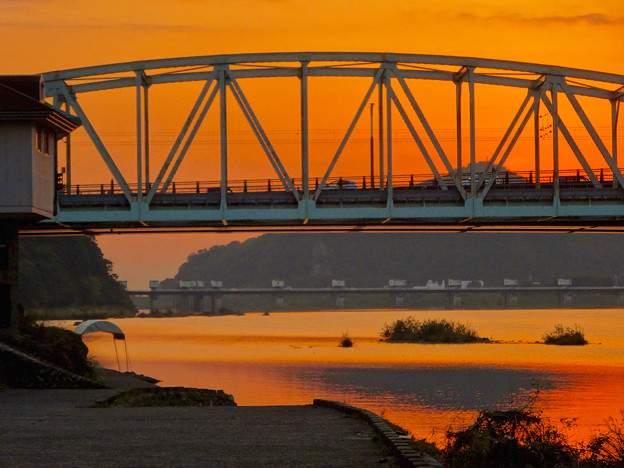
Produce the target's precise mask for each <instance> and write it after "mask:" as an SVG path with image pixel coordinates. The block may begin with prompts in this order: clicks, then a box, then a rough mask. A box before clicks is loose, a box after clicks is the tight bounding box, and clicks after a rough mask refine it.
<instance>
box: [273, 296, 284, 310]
mask: <svg viewBox="0 0 624 468" xmlns="http://www.w3.org/2000/svg"><path fill="white" fill-rule="evenodd" d="M273 306H274V307H275V308H276V309H281V308H282V307H284V295H283V294H275V295H274V296H273Z"/></svg>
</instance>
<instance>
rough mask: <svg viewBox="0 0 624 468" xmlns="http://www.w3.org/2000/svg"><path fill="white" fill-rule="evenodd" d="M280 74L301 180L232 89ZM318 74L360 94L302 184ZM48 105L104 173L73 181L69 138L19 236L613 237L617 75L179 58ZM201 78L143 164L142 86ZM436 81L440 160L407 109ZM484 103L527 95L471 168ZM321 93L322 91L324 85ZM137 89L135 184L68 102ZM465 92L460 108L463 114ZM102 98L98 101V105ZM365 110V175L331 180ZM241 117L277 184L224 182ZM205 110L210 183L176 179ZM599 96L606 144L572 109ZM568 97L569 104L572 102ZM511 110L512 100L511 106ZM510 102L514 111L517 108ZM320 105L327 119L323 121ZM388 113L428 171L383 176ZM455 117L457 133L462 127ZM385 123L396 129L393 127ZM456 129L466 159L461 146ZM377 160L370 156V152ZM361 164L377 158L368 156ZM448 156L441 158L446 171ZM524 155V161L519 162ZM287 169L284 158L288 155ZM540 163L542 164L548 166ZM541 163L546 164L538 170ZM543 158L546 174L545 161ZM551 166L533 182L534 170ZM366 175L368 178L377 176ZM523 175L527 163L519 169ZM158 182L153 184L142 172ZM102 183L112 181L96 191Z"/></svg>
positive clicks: (429, 61) (424, 120) (422, 118)
mask: <svg viewBox="0 0 624 468" xmlns="http://www.w3.org/2000/svg"><path fill="white" fill-rule="evenodd" d="M278 77H279V78H292V79H294V80H297V81H298V82H299V90H300V92H299V99H298V100H297V102H294V103H292V105H294V106H298V107H299V108H300V116H301V117H300V132H299V137H298V138H299V142H298V143H299V145H298V147H299V148H300V149H299V150H298V151H297V155H296V156H297V158H298V159H299V166H300V170H299V171H297V173H296V174H292V173H289V172H288V171H287V170H286V169H285V165H284V163H283V158H284V155H278V154H277V152H276V150H275V147H274V146H273V144H272V142H271V138H270V135H269V134H268V133H267V131H265V129H264V127H263V125H262V123H261V121H260V119H259V118H258V115H257V114H256V113H255V112H254V107H253V105H252V102H250V100H249V99H248V98H247V96H246V95H245V93H244V91H243V86H242V83H243V82H244V81H248V80H251V79H257V78H278ZM318 77H325V78H332V79H333V80H337V79H343V78H350V79H355V78H359V79H362V80H368V82H369V86H368V89H367V90H366V92H365V93H364V95H363V96H362V100H361V103H360V104H359V106H358V107H357V108H356V109H354V110H355V113H354V115H353V118H352V120H351V123H350V125H349V126H348V128H346V129H344V136H343V138H342V140H341V141H340V144H339V145H338V147H337V148H336V151H335V153H334V154H333V157H332V158H331V161H330V163H329V165H328V166H327V168H326V170H325V172H324V173H322V174H318V177H317V175H311V174H310V170H309V168H310V160H311V158H312V157H313V155H310V151H309V144H310V132H309V122H308V105H309V93H308V83H309V81H311V80H314V79H317V78H318ZM44 80H45V86H46V91H47V95H48V96H50V97H51V98H52V100H53V103H54V105H55V106H57V107H58V108H59V109H64V110H66V111H67V112H70V113H72V114H74V115H75V116H78V117H79V118H80V119H81V120H82V124H83V126H84V128H85V130H86V132H87V134H88V135H89V137H90V139H91V141H92V143H93V145H94V147H95V148H96V149H97V152H98V153H99V155H100V157H101V158H102V160H103V161H104V162H105V164H106V166H107V167H108V170H109V171H110V174H108V175H103V176H102V183H101V184H95V185H86V184H80V183H79V181H76V180H74V177H72V158H75V157H76V154H72V147H71V140H70V138H68V139H67V146H66V151H67V153H66V168H67V173H66V179H65V180H64V181H63V182H64V186H63V188H62V190H61V191H59V193H58V199H57V206H58V209H57V214H56V216H55V217H54V219H53V220H52V221H51V222H43V223H39V224H38V225H36V226H34V227H33V228H32V229H30V230H27V231H25V232H31V233H37V232H39V233H41V232H49V231H53V232H57V233H59V232H63V231H65V232H69V231H72V230H75V229H77V230H85V231H88V232H94V233H101V232H129V231H184V230H237V229H239V230H245V229H249V230H270V229H278V230H290V229H292V230H305V229H307V230H315V229H316V230H326V229H339V230H350V229H369V230H375V229H378V230H385V229H390V230H402V229H406V230H419V229H425V230H430V229H449V230H463V229H482V230H488V229H495V230H500V229H506V227H508V226H509V227H511V228H512V229H516V230H519V229H527V230H534V229H566V230H568V229H574V228H581V229H584V230H611V229H616V230H619V229H621V226H622V220H623V219H624V176H623V172H622V170H621V169H620V168H619V167H618V159H617V153H618V141H619V139H618V120H619V107H620V103H621V102H622V100H624V75H617V74H612V73H602V72H595V71H588V70H581V69H574V68H563V67H556V66H551V65H538V64H531V63H520V62H510V61H503V60H488V59H480V58H466V57H450V56H431V55H411V54H380V53H346V52H345V53H268V54H241V55H216V56H200V57H185V58H173V59H162V60H146V61H138V62H130V63H119V64H111V65H102V66H94V67H86V68H78V69H72V70H63V71H55V72H49V73H45V74H44ZM191 81H195V82H200V83H203V87H202V89H201V91H200V93H199V95H198V97H197V99H196V101H195V103H194V105H193V107H192V109H190V112H189V115H188V118H187V120H186V122H185V123H184V124H183V126H182V129H181V130H180V133H179V134H178V136H177V138H176V139H175V141H174V142H173V144H172V147H171V149H170V151H169V152H168V155H167V156H166V158H165V160H164V163H163V165H162V166H161V167H160V168H157V170H156V171H155V172H154V170H153V169H154V168H153V167H151V166H150V164H151V158H150V133H149V128H150V126H149V124H150V107H149V90H150V89H151V88H152V87H154V86H158V85H163V84H172V83H182V82H191ZM431 81H437V82H446V83H449V84H450V85H453V86H451V87H450V88H449V89H451V90H453V94H454V96H453V99H454V100H455V107H456V109H455V125H456V129H455V135H454V138H455V142H454V143H453V144H452V145H451V147H452V148H453V149H452V154H449V149H448V147H447V149H446V150H445V149H444V148H443V145H442V144H441V143H440V138H439V136H438V134H437V133H438V131H437V129H436V128H434V127H433V126H432V125H431V123H430V120H429V118H428V117H427V116H426V115H425V113H424V111H423V108H422V107H421V106H420V105H419V99H420V97H421V90H419V88H418V86H419V84H421V83H424V82H431ZM477 85H478V86H479V87H480V88H479V92H480V93H479V96H484V95H485V96H487V94H488V92H490V90H492V89H493V88H494V87H496V86H504V87H507V88H516V89H519V90H521V91H522V90H524V98H523V100H522V102H518V103H514V102H505V103H504V104H505V105H506V106H510V107H511V108H512V109H515V110H516V112H515V115H514V117H513V119H511V121H510V122H509V123H508V124H507V127H506V130H505V131H504V133H503V134H502V135H501V137H500V142H499V144H498V146H497V147H496V149H495V151H493V153H492V154H488V155H487V156H488V158H487V160H486V161H485V162H482V163H479V164H477V141H478V140H479V138H480V129H479V127H478V125H477V121H476V116H475V105H476V104H475V103H476V99H477V97H476V95H475V86H477ZM327 86H331V85H330V84H328V85H327ZM121 88H129V89H133V90H135V98H136V105H135V111H136V115H135V117H136V118H135V121H136V126H135V130H136V139H135V145H136V168H137V169H136V180H134V181H130V180H129V179H128V178H127V177H126V176H125V175H124V174H122V172H121V171H120V170H119V166H118V160H116V157H117V156H116V155H115V154H112V153H111V152H110V151H109V149H108V148H107V147H106V145H105V144H104V142H103V141H102V139H101V138H100V135H99V134H98V131H97V130H96V128H95V126H94V124H93V123H92V122H91V120H90V119H89V116H88V115H87V113H86V111H85V109H84V108H83V107H82V105H81V104H80V103H79V99H78V98H79V96H81V95H83V94H85V93H96V94H95V96H97V93H98V92H102V91H105V90H111V89H121ZM466 88H467V92H468V99H467V101H468V106H467V107H468V109H467V111H466V109H462V103H463V101H464V100H463V99H462V92H463V91H464V90H465V89H466ZM100 94H102V95H104V96H105V93H100ZM374 95H376V98H377V115H376V121H377V129H376V140H377V141H376V142H375V144H374V143H373V138H372V136H373V129H372V122H373V110H372V108H371V151H370V154H363V155H362V160H363V161H366V163H368V161H369V158H370V165H371V173H370V174H335V173H334V167H335V166H336V163H337V162H338V161H339V159H340V157H341V155H342V154H343V150H344V148H345V146H346V145H347V143H348V141H349V139H350V137H351V136H352V134H353V131H354V129H355V127H356V124H357V123H358V121H359V120H360V119H361V117H362V114H363V113H364V112H365V110H366V107H367V104H369V103H370V102H371V99H372V97H373V96H374ZM232 97H233V98H234V103H235V105H236V106H238V107H239V108H240V110H241V111H242V113H243V115H244V117H245V119H246V121H247V122H248V124H249V126H250V127H251V129H252V131H253V134H254V135H255V136H256V138H257V140H258V144H259V145H260V147H261V148H262V150H263V152H264V154H265V156H266V158H267V160H268V162H269V163H270V165H271V167H272V168H273V170H274V172H275V177H274V178H270V179H263V180H232V179H231V178H230V177H228V164H229V158H228V146H229V141H228V109H229V107H228V106H230V105H231V104H230V101H231V100H232V99H231V98H232ZM217 98H218V108H219V128H218V131H219V135H220V139H219V142H220V143H219V151H218V154H217V155H215V156H216V157H213V158H206V166H209V167H211V168H212V169H211V173H215V174H220V177H219V178H218V179H216V180H212V181H206V180H203V181H202V180H196V181H180V180H179V179H178V178H176V173H177V171H178V168H179V167H180V165H181V164H182V162H183V160H184V158H185V156H186V154H187V152H188V150H189V147H190V146H191V145H192V143H193V141H194V138H195V136H196V135H197V132H198V129H199V128H200V126H201V125H202V123H203V121H204V118H205V116H206V113H207V112H208V110H209V109H210V108H211V106H212V105H213V104H214V101H215V100H217ZM589 98H591V99H594V100H599V101H602V102H604V103H606V104H607V105H606V106H605V109H610V114H609V115H606V116H604V117H607V118H606V119H602V121H608V122H610V131H609V132H605V133H608V134H603V135H599V132H598V129H599V127H598V125H597V124H596V122H593V121H592V119H591V118H590V117H589V115H588V113H587V112H586V111H585V109H584V107H583V105H582V104H581V102H583V103H585V102H587V101H586V99H589ZM579 99H580V100H579ZM519 101H520V100H519ZM562 101H565V105H566V106H567V107H568V108H569V109H571V110H569V111H567V112H568V113H567V114H566V119H567V118H568V116H573V117H574V119H575V120H577V119H578V120H579V121H580V123H581V125H582V128H583V129H584V131H585V132H586V134H587V135H588V137H589V138H588V139H589V141H590V142H591V147H592V149H591V154H592V157H593V159H592V160H593V161H595V160H596V159H598V160H599V161H600V164H599V165H598V167H592V166H591V165H590V163H589V162H588V154H587V152H588V150H587V149H586V148H583V149H582V148H581V146H579V144H578V142H577V139H578V137H577V135H575V134H573V133H574V132H571V130H570V128H571V127H569V122H566V123H564V121H563V117H562V114H561V111H560V108H561V102H562ZM516 106H517V107H516ZM330 110H331V109H328V111H330ZM540 112H545V113H547V114H548V115H549V116H550V118H551V119H552V135H551V136H550V140H551V141H549V144H548V151H546V150H545V149H544V148H543V147H544V146H545V145H544V142H543V141H540ZM397 114H398V115H399V116H400V118H401V121H402V122H403V123H404V124H405V126H406V127H407V129H408V131H409V134H410V136H411V138H412V140H413V143H414V151H413V154H412V155H411V157H413V156H416V157H417V158H419V159H420V160H421V161H423V162H424V163H425V165H426V167H428V169H429V172H427V173H425V174H422V173H415V174H397V173H395V169H394V167H395V166H396V161H393V159H394V158H395V157H396V156H395V155H394V152H393V138H392V128H393V120H392V118H393V115H394V116H396V115H397ZM464 121H467V129H466V128H465V124H464ZM395 125H396V124H395ZM525 129H528V130H527V131H530V133H531V134H532V138H533V144H532V150H533V151H532V154H531V155H530V161H532V163H531V164H530V165H529V167H528V168H525V170H524V171H520V172H513V173H508V172H506V170H505V166H504V165H505V163H506V162H507V161H508V160H509V158H511V157H512V150H513V148H514V146H516V143H517V141H518V139H519V138H520V136H521V135H522V134H523V132H524V131H525ZM466 133H467V140H468V143H469V145H468V146H469V151H468V154H464V153H463V149H462V141H463V139H464V137H465V136H466V135H465V134H466ZM563 142H565V144H566V145H567V146H568V147H569V149H570V150H571V152H572V153H573V154H574V156H575V158H576V161H575V163H576V166H577V167H575V168H574V169H571V170H566V169H565V168H563V167H560V164H559V153H560V144H561V143H563ZM375 150H376V154H375V155H374V153H375ZM373 155H374V158H375V160H373ZM451 156H453V157H454V162H451ZM523 156H525V157H526V156H527V155H526V154H524V155H523ZM289 157H290V159H291V160H292V157H293V155H289ZM546 157H547V158H546ZM545 158H546V159H545ZM545 161H546V164H545ZM545 165H546V167H552V169H549V170H544V167H543V166H545ZM375 167H376V168H377V172H376V173H375ZM523 167H525V166H523ZM154 173H155V176H154ZM109 181H110V182H109Z"/></svg>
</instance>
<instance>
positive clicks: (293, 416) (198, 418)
mask: <svg viewBox="0 0 624 468" xmlns="http://www.w3.org/2000/svg"><path fill="white" fill-rule="evenodd" d="M106 374H107V375H105V379H106V381H107V384H108V385H109V386H112V387H115V388H110V389H103V390H29V389H24V390H6V391H4V392H0V466H3V467H35V466H36V467H46V466H49V467H111V466H115V467H137V466H154V467H156V466H163V467H164V466H167V467H173V466H179V467H362V468H364V467H391V466H423V467H425V466H428V467H431V466H439V465H437V464H435V463H434V462H433V460H430V459H429V460H427V459H426V458H425V457H423V456H421V455H418V454H416V453H415V452H414V451H413V450H411V449H410V448H409V447H407V445H406V444H404V442H403V441H401V440H400V439H398V438H397V437H396V434H394V433H393V432H392V431H391V430H390V429H389V428H388V427H387V425H385V423H384V422H383V420H381V418H379V419H378V420H375V417H376V415H374V414H373V413H370V412H367V411H363V410H359V409H357V408H353V407H350V406H348V405H343V404H340V403H335V402H326V401H323V400H318V401H315V404H314V405H308V406H212V407H149V408H121V407H113V408H89V407H88V406H89V405H91V404H92V403H94V402H96V401H102V400H105V399H107V398H109V397H111V396H113V395H115V394H116V393H118V392H119V391H120V390H121V389H128V388H133V387H137V386H150V385H152V384H149V383H147V382H143V381H141V380H138V379H136V378H133V377H128V376H123V375H118V374H116V373H114V372H108V373H106ZM377 418H378V417H377ZM384 425H385V427H384ZM393 435H394V436H393ZM393 437H394V439H393ZM393 444H394V446H393Z"/></svg>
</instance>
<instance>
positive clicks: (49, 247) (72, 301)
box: [19, 236, 136, 320]
mask: <svg viewBox="0 0 624 468" xmlns="http://www.w3.org/2000/svg"><path fill="white" fill-rule="evenodd" d="M19 262H20V263H19V269H20V270H19V271H20V276H19V301H20V304H21V305H22V306H23V308H24V309H25V311H26V314H27V315H29V316H32V317H35V318H39V319H51V320H58V319H87V318H93V319H95V318H108V317H123V316H128V315H134V313H135V312H136V309H135V307H134V305H133V304H132V302H131V301H130V298H129V297H128V295H127V294H126V292H125V290H124V289H123V287H122V286H121V285H120V284H119V283H118V282H117V276H116V275H115V274H114V273H113V271H112V269H113V265H112V263H111V262H110V261H109V260H107V259H105V258H104V256H103V255H102V252H101V250H100V248H99V247H98V245H97V243H96V242H95V240H93V239H92V238H91V237H87V236H66V237H45V238H41V237H37V238H30V237H25V238H21V239H20V243H19Z"/></svg>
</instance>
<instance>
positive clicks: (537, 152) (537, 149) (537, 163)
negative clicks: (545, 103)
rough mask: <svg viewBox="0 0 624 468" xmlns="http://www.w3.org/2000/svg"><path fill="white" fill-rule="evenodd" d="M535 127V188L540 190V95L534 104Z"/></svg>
mask: <svg viewBox="0 0 624 468" xmlns="http://www.w3.org/2000/svg"><path fill="white" fill-rule="evenodd" d="M533 106H534V107H533V126H534V132H535V133H534V135H533V140H534V144H535V188H536V189H537V190H539V188H540V124H539V108H540V99H539V97H538V95H536V97H535V103H534V104H533Z"/></svg>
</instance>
